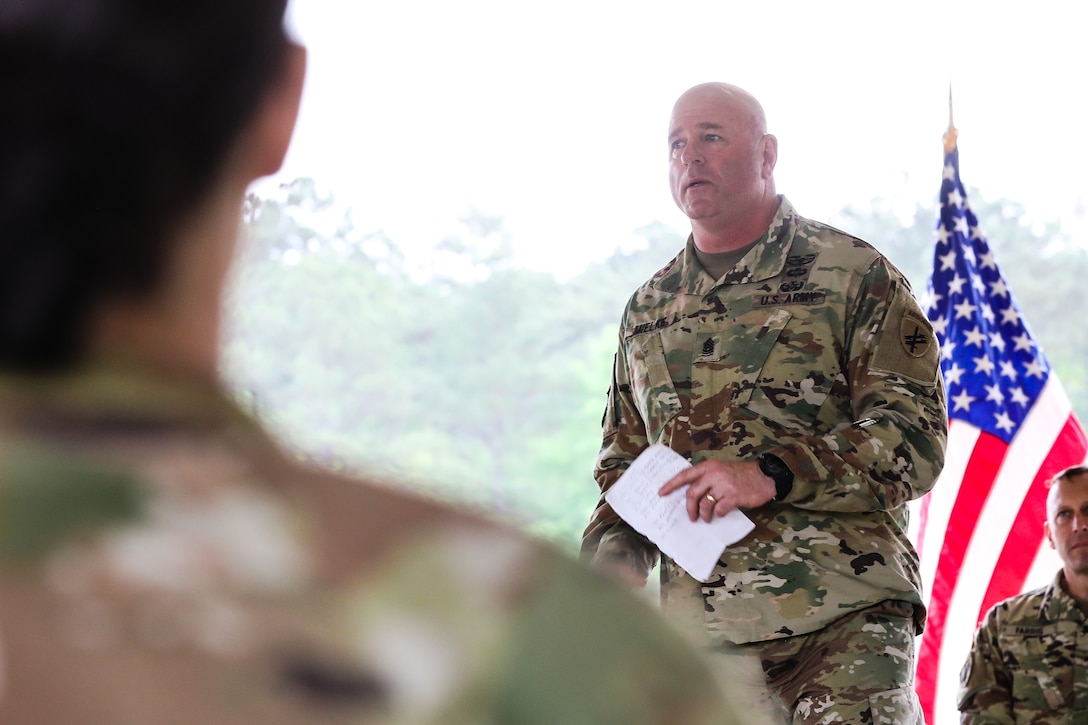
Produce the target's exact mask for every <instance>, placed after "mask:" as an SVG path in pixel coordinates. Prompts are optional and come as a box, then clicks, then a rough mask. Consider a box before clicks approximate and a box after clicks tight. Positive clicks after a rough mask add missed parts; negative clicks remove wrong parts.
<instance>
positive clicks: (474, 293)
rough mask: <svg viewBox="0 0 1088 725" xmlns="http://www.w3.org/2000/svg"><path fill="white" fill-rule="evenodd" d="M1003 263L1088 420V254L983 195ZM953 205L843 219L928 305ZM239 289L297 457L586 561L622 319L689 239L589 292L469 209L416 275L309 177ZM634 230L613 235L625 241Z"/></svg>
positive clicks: (244, 379) (618, 268) (252, 253)
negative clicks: (939, 234) (525, 254)
mask: <svg viewBox="0 0 1088 725" xmlns="http://www.w3.org/2000/svg"><path fill="white" fill-rule="evenodd" d="M969 195H970V198H971V203H972V207H973V208H974V210H975V213H976V214H977V216H978V218H979V222H980V224H981V226H982V229H983V231H984V232H985V234H986V236H987V238H988V239H989V242H990V244H991V246H992V247H993V248H994V251H995V255H996V257H997V261H998V265H999V266H1000V268H1001V269H1002V271H1003V273H1004V275H1005V277H1006V279H1007V281H1008V282H1009V284H1010V286H1011V288H1012V290H1013V295H1014V297H1015V298H1016V299H1017V301H1018V303H1019V305H1020V307H1021V310H1022V311H1023V313H1024V315H1025V317H1026V318H1027V320H1028V323H1029V325H1030V327H1031V329H1032V330H1033V332H1034V334H1035V335H1036V337H1037V338H1038V340H1039V341H1040V343H1041V344H1042V346H1043V349H1044V352H1045V353H1046V355H1047V357H1048V358H1049V360H1050V363H1051V365H1052V366H1053V367H1054V368H1055V369H1056V370H1057V372H1058V375H1059V376H1060V378H1061V380H1062V383H1063V385H1064V386H1065V388H1066V391H1067V392H1068V394H1069V397H1070V398H1071V400H1072V402H1073V406H1074V409H1075V410H1076V411H1077V413H1078V416H1079V417H1080V418H1081V419H1082V420H1088V382H1086V378H1088V376H1086V372H1085V367H1086V366H1088V331H1086V330H1088V326H1083V325H1080V324H1078V323H1077V320H1076V318H1077V316H1078V315H1079V314H1080V296H1079V284H1080V281H1081V280H1082V279H1085V278H1086V277H1088V274H1086V272H1088V252H1086V251H1085V249H1084V248H1083V247H1082V246H1080V245H1078V244H1076V243H1075V240H1072V239H1070V238H1069V235H1068V234H1067V233H1066V232H1065V231H1063V230H1062V229H1061V228H1059V227H1058V226H1057V224H1055V223H1043V224H1038V223H1032V222H1030V221H1029V220H1028V216H1027V214H1026V213H1025V210H1024V209H1023V208H1022V207H1021V206H1020V205H1018V204H1017V203H1015V202H1011V201H1006V200H1001V201H996V202H988V201H986V200H984V199H982V198H981V196H980V194H979V192H978V191H977V190H972V191H971V192H969ZM936 219H937V208H936V197H934V201H933V205H932V207H931V208H924V207H923V206H921V205H919V206H917V208H916V209H915V210H914V214H913V217H912V218H909V219H904V218H902V215H897V214H894V213H892V211H891V209H890V206H889V204H888V203H886V202H883V201H881V200H873V201H871V202H870V203H868V204H867V205H865V206H863V207H857V206H855V207H849V208H846V209H843V210H842V212H840V213H839V214H838V215H836V217H835V218H833V219H830V220H828V221H829V222H830V223H832V224H834V225H835V226H837V227H839V228H841V229H843V230H844V231H846V232H849V233H851V234H855V235H857V236H859V237H861V238H863V239H865V240H867V241H869V242H871V243H873V244H874V245H875V246H877V247H878V248H879V249H881V251H883V252H884V253H885V254H886V255H888V257H889V258H890V259H891V260H892V261H893V262H894V263H895V264H896V265H897V266H898V267H899V268H900V269H901V270H902V271H903V272H904V274H906V276H907V277H908V278H909V279H910V280H911V283H912V284H913V285H914V289H915V293H916V294H917V295H918V297H919V298H922V297H923V296H924V294H925V288H926V279H927V277H928V275H929V273H930V270H931V268H932V254H933V228H934V225H935V224H936ZM245 220H246V231H247V234H246V237H247V241H246V242H245V243H244V244H243V246H242V248H241V249H240V250H239V258H238V260H237V264H236V265H235V270H234V274H233V277H232V280H231V283H230V287H229V294H228V300H227V310H228V311H227V317H226V321H225V340H224V357H223V374H224V379H225V380H226V381H227V384H228V386H229V387H230V388H231V390H232V392H233V393H234V394H235V396H236V397H237V398H238V399H239V401H240V402H241V403H242V404H243V405H245V406H246V407H247V408H249V409H250V410H252V411H253V412H254V413H255V414H256V415H257V416H258V417H260V418H261V419H262V420H263V421H264V422H265V423H266V424H267V425H268V426H270V427H271V428H272V429H273V430H274V431H275V432H276V433H277V434H278V435H279V437H280V438H281V440H282V441H283V442H284V443H285V444H286V445H287V446H289V447H291V448H293V449H294V450H295V451H296V452H297V454H298V455H299V456H300V457H304V458H307V459H310V460H311V461H313V462H315V463H317V464H319V465H322V466H325V467H328V468H332V469H338V470H345V471H349V472H352V473H360V474H367V473H370V474H375V475H378V476H383V477H389V478H390V480H392V481H395V482H396V484H397V485H403V486H407V487H411V488H414V489H416V490H419V491H421V492H423V493H425V494H427V495H430V496H434V497H437V498H441V499H444V500H446V501H448V502H452V503H455V504H459V505H464V506H468V507H471V508H476V509H478V510H481V511H483V512H484V513H486V514H488V515H492V516H495V517H497V518H499V519H501V520H504V521H506V522H508V523H513V524H514V525H516V526H519V527H520V528H523V529H525V530H527V531H529V532H531V533H533V534H535V535H537V536H540V537H543V538H546V539H550V540H552V541H554V542H555V543H557V544H558V545H560V546H561V547H563V548H566V549H568V550H570V551H574V550H576V548H577V543H578V540H579V537H580V535H581V532H582V529H583V528H584V526H585V524H586V522H587V521H588V517H589V515H590V512H591V511H592V510H593V507H594V505H595V502H596V500H597V495H598V492H597V488H596V485H595V483H594V482H593V480H592V477H591V472H592V468H593V462H594V459H595V456H596V451H597V448H598V445H599V443H600V422H601V415H602V412H603V409H604V403H605V394H606V391H607V387H608V381H609V377H610V373H611V365H612V356H613V354H614V352H615V347H616V339H617V338H616V330H617V324H618V321H619V316H620V313H621V312H622V310H623V306H624V304H625V303H626V301H627V298H628V296H629V295H630V293H631V292H632V291H633V290H634V288H635V286H636V285H638V284H639V283H641V282H642V281H644V280H645V279H646V278H647V277H649V275H651V274H652V273H653V272H654V271H656V270H657V269H658V268H659V267H661V265H662V264H664V263H665V262H667V261H668V260H669V259H671V258H672V257H673V256H674V255H675V254H676V252H677V250H678V249H679V248H680V247H681V246H682V245H683V243H684V239H685V237H686V232H681V231H678V230H675V229H672V228H669V227H667V226H666V225H664V224H653V225H650V226H647V227H645V228H643V229H640V230H638V236H639V237H641V238H642V239H643V240H644V241H645V246H643V247H642V248H639V249H635V250H627V251H617V252H615V253H614V254H613V255H612V256H611V257H609V258H608V259H606V260H604V261H603V262H599V263H594V264H591V265H589V266H588V267H586V268H585V269H584V271H582V272H581V273H579V274H577V275H576V276H573V277H570V278H568V279H563V280H560V279H558V278H557V277H556V276H555V275H553V274H551V273H547V272H540V271H534V270H529V269H525V268H521V267H519V266H517V265H515V264H514V263H513V254H512V240H511V239H510V236H509V234H508V233H507V232H506V230H505V229H504V227H503V220H502V218H501V217H498V216H494V215H490V214H487V213H484V212H481V211H476V210H473V211H470V212H468V213H467V214H466V216H465V217H464V218H463V219H462V220H461V224H460V226H459V228H458V229H456V230H454V231H453V232H451V233H450V234H449V235H448V236H447V237H446V238H445V239H442V240H441V241H440V243H439V244H438V245H437V246H436V247H435V251H434V253H433V255H431V257H430V258H429V259H428V261H427V263H426V264H423V265H420V264H412V265H410V264H409V263H408V262H407V261H406V257H405V254H404V252H403V250H402V248H401V247H399V246H398V244H397V242H396V240H393V239H389V238H387V237H386V236H385V235H384V234H383V233H381V232H366V233H364V232H361V231H360V230H359V229H357V228H356V226H355V223H354V222H353V219H352V214H351V211H350V210H347V211H343V210H340V209H338V208H337V206H336V204H335V200H334V199H333V198H332V197H331V196H329V195H323V194H322V193H321V192H319V190H318V189H317V186H316V184H315V183H314V181H313V180H311V179H298V180H296V181H294V182H292V183H290V184H287V185H284V186H283V187H282V188H281V189H280V192H279V193H278V194H276V195H267V194H266V197H265V198H262V197H258V196H256V195H253V194H251V195H250V196H249V197H248V198H247V200H246V210H245ZM627 231H628V230H617V235H620V234H626V232H627Z"/></svg>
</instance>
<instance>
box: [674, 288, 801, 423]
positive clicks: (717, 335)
mask: <svg viewBox="0 0 1088 725" xmlns="http://www.w3.org/2000/svg"><path fill="white" fill-rule="evenodd" d="M789 320H790V313H789V312H788V311H786V310H784V309H781V308H780V309H776V310H772V311H770V312H768V311H765V310H757V311H753V312H751V313H748V314H746V315H744V316H743V317H742V318H740V319H737V320H736V321H734V322H733V323H732V324H731V325H729V326H728V327H726V328H724V329H722V330H718V331H706V332H701V333H699V334H698V335H697V336H696V338H695V353H696V356H695V358H694V365H693V366H692V367H693V371H692V407H693V408H695V407H696V406H697V405H698V403H699V402H700V400H709V399H714V400H715V401H716V403H717V406H718V407H728V408H734V409H735V408H738V407H740V406H743V405H746V404H747V403H748V401H749V400H750V399H751V398H752V393H753V391H755V389H756V386H757V384H758V382H759V377H760V372H761V371H762V370H763V367H764V365H765V364H766V363H767V359H768V357H769V356H770V354H771V351H772V350H774V347H775V343H776V342H777V341H778V336H779V334H780V333H781V332H782V330H783V328H785V326H786V323H788V322H789Z"/></svg>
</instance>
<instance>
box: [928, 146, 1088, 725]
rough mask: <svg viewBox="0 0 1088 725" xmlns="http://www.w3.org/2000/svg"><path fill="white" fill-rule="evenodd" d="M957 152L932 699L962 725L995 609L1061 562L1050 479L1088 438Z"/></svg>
mask: <svg viewBox="0 0 1088 725" xmlns="http://www.w3.org/2000/svg"><path fill="white" fill-rule="evenodd" d="M954 134H955V129H950V139H951V140H950V141H949V138H946V141H949V143H947V145H946V149H945V150H946V155H945V159H944V178H943V181H942V182H941V194H940V204H941V211H940V219H939V220H938V222H937V228H936V234H935V236H936V248H935V250H934V254H933V275H932V277H931V278H930V280H929V285H928V290H927V292H928V299H927V301H926V307H927V314H928V315H929V319H930V320H931V321H932V322H933V326H934V328H935V329H936V331H937V336H938V338H939V340H940V343H941V371H942V373H943V374H944V381H945V386H946V389H947V395H948V415H949V419H950V420H949V432H948V449H947V453H946V458H945V467H944V470H943V471H942V473H941V476H940V479H939V480H938V481H937V484H936V486H934V488H933V490H932V491H931V492H930V493H929V494H928V496H927V497H926V498H925V499H923V501H922V504H921V507H920V514H921V516H920V523H919V529H918V535H917V537H916V539H917V545H918V549H919V552H920V553H921V557H922V579H923V582H924V583H925V587H926V591H927V592H928V593H929V602H928V606H929V618H928V623H927V625H926V631H925V633H924V634H923V636H922V642H921V648H920V651H919V657H918V678H917V687H918V695H919V698H920V699H921V701H922V707H923V710H924V712H925V716H926V722H927V723H929V725H945V724H946V723H957V722H959V720H958V715H957V710H956V691H957V689H958V686H959V672H960V669H961V668H962V666H963V664H964V662H965V660H966V657H967V654H968V652H969V650H970V646H971V639H972V636H973V634H974V631H975V628H976V626H977V624H978V622H979V621H980V619H981V618H982V616H983V615H984V614H985V613H986V611H987V610H988V609H989V607H990V606H991V605H992V604H994V603H996V602H998V601H1000V600H1002V599H1005V598H1007V597H1010V596H1013V595H1015V594H1018V593H1020V592H1021V591H1022V590H1023V589H1024V587H1025V584H1026V583H1030V584H1031V586H1038V585H1041V584H1043V583H1046V582H1048V581H1049V580H1050V579H1051V578H1052V577H1053V575H1054V574H1055V573H1056V572H1057V570H1058V568H1059V567H1060V566H1061V562H1060V560H1058V559H1057V557H1056V556H1055V555H1054V554H1053V552H1052V551H1051V550H1050V548H1049V545H1047V544H1046V542H1045V540H1044V536H1043V521H1045V520H1046V489H1045V484H1046V481H1047V479H1048V478H1050V477H1051V476H1053V475H1054V474H1055V473H1057V472H1058V471H1060V470H1061V469H1063V468H1065V467H1067V466H1071V465H1076V464H1079V463H1081V462H1083V461H1084V459H1085V454H1086V452H1088V442H1086V439H1085V435H1084V431H1083V430H1082V429H1081V426H1080V423H1079V422H1078V421H1077V418H1076V416H1075V415H1074V413H1073V409H1072V407H1071V405H1070V403H1069V399H1068V397H1067V396H1066V394H1065V391H1064V390H1063V389H1062V386H1061V383H1060V382H1059V381H1058V376H1057V375H1056V374H1055V373H1054V372H1053V371H1052V370H1051V368H1050V365H1049V364H1048V363H1047V360H1046V357H1045V356H1044V355H1043V351H1042V349H1041V348H1040V347H1039V344H1038V342H1037V341H1036V340H1035V338H1034V337H1033V336H1032V334H1031V330H1030V328H1029V327H1028V324H1027V321H1026V320H1025V319H1024V316H1023V315H1022V314H1021V311H1020V308H1019V306H1018V305H1017V304H1016V300H1015V298H1014V297H1013V294H1012V290H1010V289H1009V285H1008V283H1007V282H1006V281H1005V278H1004V277H1002V275H1001V270H1000V269H999V268H998V266H997V261H996V260H995V259H994V254H993V251H992V250H991V249H990V246H989V244H988V243H987V241H986V237H985V236H984V234H983V232H982V230H981V229H980V228H979V224H978V219H977V218H976V217H975V214H974V212H972V211H971V207H970V204H969V203H968V200H967V193H966V192H965V191H964V187H963V184H962V183H961V182H960V171H959V151H958V149H957V148H956V146H955V136H954Z"/></svg>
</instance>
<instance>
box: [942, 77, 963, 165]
mask: <svg viewBox="0 0 1088 725" xmlns="http://www.w3.org/2000/svg"><path fill="white" fill-rule="evenodd" d="M958 135H959V132H958V131H957V130H956V126H955V124H954V123H952V84H951V83H949V84H948V130H947V131H945V132H944V136H942V137H941V139H942V140H943V141H944V153H945V156H947V155H948V154H950V153H952V152H953V151H955V149H956V136H958Z"/></svg>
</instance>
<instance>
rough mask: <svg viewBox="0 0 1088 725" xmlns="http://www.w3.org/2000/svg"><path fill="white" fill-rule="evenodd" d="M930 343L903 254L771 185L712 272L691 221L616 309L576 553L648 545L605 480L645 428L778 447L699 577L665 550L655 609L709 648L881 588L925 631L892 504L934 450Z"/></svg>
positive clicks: (905, 496)
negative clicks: (759, 227)
mask: <svg viewBox="0 0 1088 725" xmlns="http://www.w3.org/2000/svg"><path fill="white" fill-rule="evenodd" d="M938 355H939V350H938V346H937V343H936V339H935V337H934V334H933V330H932V328H931V326H930V324H929V323H928V321H927V320H926V318H925V316H924V314H923V313H922V312H921V310H920V309H919V307H918V305H917V303H916V301H915V299H914V297H913V296H912V293H911V290H910V288H909V285H908V283H907V281H906V280H905V279H904V278H903V277H902V276H901V275H900V273H899V272H898V271H897V270H896V269H895V268H894V267H892V266H891V264H890V263H889V262H888V261H887V260H886V259H885V258H884V257H883V256H882V255H880V254H879V253H878V252H877V251H876V250H875V249H873V248H872V247H871V246H870V245H868V244H866V243H865V242H863V241H861V240H858V239H855V238H853V237H850V236H848V235H846V234H844V233H842V232H840V231H838V230H835V229H832V228H830V227H828V226H825V225H822V224H819V223H816V222H812V221H810V220H807V219H804V218H802V217H800V216H799V215H798V214H797V213H796V211H795V210H794V208H793V207H792V205H791V204H790V203H789V202H788V201H787V200H786V199H785V198H782V199H781V203H780V207H779V210H778V212H777V214H776V215H775V217H774V219H773V221H772V223H771V226H770V228H769V229H768V232H767V234H766V235H765V236H764V237H763V238H762V239H761V240H759V243H757V244H756V245H755V246H754V247H753V248H752V249H751V250H750V251H749V252H748V253H747V254H746V255H745V257H744V258H743V259H742V260H741V261H740V262H738V263H737V264H736V266H735V267H734V268H733V269H732V270H730V271H729V272H727V273H726V274H725V275H724V277H723V278H722V279H720V280H718V281H715V280H713V279H712V278H711V277H710V275H708V274H707V273H706V272H705V271H704V270H703V268H702V267H701V266H700V265H699V263H698V261H697V259H696V257H695V255H694V250H693V245H692V240H691V238H690V237H689V239H688V242H687V246H686V248H685V249H684V250H683V251H682V252H681V253H680V254H679V255H678V256H677V257H676V258H675V259H674V260H672V261H671V262H670V263H669V264H667V265H666V266H665V267H664V268H663V269H661V270H660V271H659V272H658V273H657V274H655V275H654V276H653V277H652V278H651V279H650V280H649V281H648V282H646V283H645V284H643V285H642V286H641V287H640V288H639V289H638V290H636V291H635V293H634V294H633V296H632V297H631V299H630V301H629V302H628V305H627V307H626V310H625V311H624V316H623V320H622V323H621V328H620V339H619V352H618V354H617V356H616V360H615V365H614V372H613V380H612V385H611V388H610V390H609V397H608V404H607V408H606V410H605V415H604V440H603V445H602V448H601V451H600V455H599V458H598V461H597V466H596V470H595V477H596V479H597V482H598V484H599V485H600V488H601V490H602V498H601V500H600V505H599V506H598V508H597V510H596V511H595V512H594V515H593V518H592V520H591V522H590V525H589V527H588V528H587V529H586V533H585V536H584V538H583V555H584V556H587V557H588V556H593V555H594V554H599V555H607V556H611V557H619V558H628V559H629V560H630V561H632V562H633V563H636V564H637V565H641V566H644V567H648V566H650V565H652V562H653V561H654V560H656V557H657V550H656V548H655V547H653V545H652V544H651V543H650V542H648V541H647V540H646V539H644V538H643V537H642V536H640V535H639V534H637V533H636V532H634V531H633V530H632V529H631V528H630V527H628V526H627V525H626V524H625V523H624V522H622V521H621V520H619V518H618V517H617V516H616V514H615V512H614V511H612V509H611V507H610V506H609V505H608V504H607V503H606V502H605V501H604V498H603V492H604V491H607V490H608V489H609V487H610V486H612V484H613V483H614V482H615V481H616V480H617V479H618V478H619V476H620V474H622V473H623V471H624V470H625V469H626V467H627V466H628V465H629V464H630V462H631V461H632V460H633V459H634V458H635V457H636V456H637V455H638V454H639V453H640V452H641V451H642V450H643V449H644V448H646V447H647V446H648V445H650V444H653V443H663V444H665V445H667V446H669V447H670V448H672V449H673V450H675V451H677V452H679V453H681V454H682V455H684V456H687V457H689V458H690V460H691V461H692V462H693V463H698V462H700V461H703V460H706V459H721V460H753V459H755V458H756V456H757V455H758V454H760V453H764V452H767V453H773V454H775V455H777V456H779V457H780V458H781V459H782V460H783V461H785V462H786V464H787V465H788V466H789V468H790V469H791V470H792V471H793V473H794V474H795V482H794V485H793V490H792V492H791V493H790V494H789V495H788V496H787V497H786V499H785V500H784V501H781V502H774V503H768V504H766V505H764V506H762V507H760V508H758V509H756V510H752V511H748V512H747V513H748V515H749V516H750V518H752V519H753V520H754V521H755V524H756V528H755V530H754V531H753V533H752V534H750V535H749V536H748V537H746V538H745V539H744V540H742V541H741V542H739V543H737V544H735V545H733V546H731V547H729V548H728V549H726V552H725V554H724V555H723V557H722V559H721V560H720V562H719V564H718V567H717V569H716V570H715V572H714V575H713V577H712V580H711V581H710V582H709V583H707V584H700V582H698V581H696V580H695V579H693V578H692V577H690V576H689V575H687V574H686V573H685V572H684V571H683V570H682V569H680V568H679V567H677V566H676V565H675V564H673V563H672V562H671V561H669V560H668V559H667V558H666V559H665V561H664V562H663V565H662V600H663V605H664V607H665V610H666V612H667V613H668V614H669V615H670V616H672V617H673V618H677V619H680V620H683V621H684V622H686V623H687V624H688V625H689V626H691V627H693V628H694V630H695V631H696V632H697V633H698V635H697V636H700V637H702V638H705V639H706V641H708V643H709V644H710V645H711V646H712V647H713V646H720V645H723V644H725V643H751V642H761V641H769V640H775V639H777V638H783V637H790V636H792V635H799V634H803V633H808V632H814V631H817V630H820V629H822V628H825V627H827V626H828V625H829V624H830V623H832V622H833V621H835V620H836V619H838V618H840V617H842V616H843V615H845V614H847V613H850V612H855V611H858V610H861V609H864V608H867V607H870V606H872V605H874V604H877V603H878V602H881V601H884V600H900V601H902V602H905V603H908V604H913V616H914V618H915V619H916V626H917V629H918V631H920V630H921V626H922V625H923V623H924V616H925V613H924V608H923V606H922V600H921V596H920V579H919V573H918V568H917V555H916V553H915V551H914V549H913V547H912V546H911V544H910V542H909V540H908V539H907V536H906V527H907V515H908V514H907V506H906V504H907V502H908V501H910V500H911V499H914V498H917V497H919V496H921V495H922V494H924V493H925V492H926V491H928V490H929V489H930V488H931V487H932V486H933V483H934V481H935V480H936V478H937V474H938V473H939V471H940V469H941V466H942V465H943V458H944V443H945V438H946V434H947V419H946V409H945V406H944V390H943V387H942V385H941V382H940V378H939V375H938Z"/></svg>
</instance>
